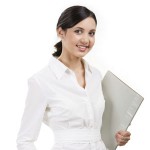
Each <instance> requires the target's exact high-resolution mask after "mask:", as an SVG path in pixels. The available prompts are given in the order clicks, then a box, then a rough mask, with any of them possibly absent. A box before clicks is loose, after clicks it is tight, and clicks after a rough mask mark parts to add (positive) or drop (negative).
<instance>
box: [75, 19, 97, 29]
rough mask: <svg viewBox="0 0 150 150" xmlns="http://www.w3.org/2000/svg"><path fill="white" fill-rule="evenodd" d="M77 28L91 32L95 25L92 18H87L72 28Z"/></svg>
mask: <svg viewBox="0 0 150 150" xmlns="http://www.w3.org/2000/svg"><path fill="white" fill-rule="evenodd" d="M78 27H80V28H83V29H88V30H93V29H96V23H95V20H94V19H93V18H92V17H88V18H86V19H84V20H82V21H81V22H79V23H78V24H76V25H75V26H74V27H72V28H78Z"/></svg>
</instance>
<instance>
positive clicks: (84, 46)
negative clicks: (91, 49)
mask: <svg viewBox="0 0 150 150" xmlns="http://www.w3.org/2000/svg"><path fill="white" fill-rule="evenodd" d="M78 47H79V48H87V47H88V46H78Z"/></svg>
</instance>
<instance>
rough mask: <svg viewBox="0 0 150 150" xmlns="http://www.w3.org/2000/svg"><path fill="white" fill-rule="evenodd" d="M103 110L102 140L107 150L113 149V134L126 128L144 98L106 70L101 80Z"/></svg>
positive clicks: (114, 140) (115, 144)
mask: <svg viewBox="0 0 150 150" xmlns="http://www.w3.org/2000/svg"><path fill="white" fill-rule="evenodd" d="M102 90H103V94H104V99H105V111H104V114H103V123H102V129H101V134H102V140H103V141H104V143H105V145H106V147H107V149H108V150H115V149H116V148H117V142H116V139H115V134H116V132H117V131H119V130H127V128H128V127H129V125H130V124H131V121H132V119H133V118H134V116H135V114H136V112H137V110H138V109H139V107H140V105H141V103H142V101H143V100H144V98H143V97H142V96H141V95H139V94H138V93H137V92H135V91H134V90H133V89H132V88H130V87H129V86H128V85H127V84H125V83H124V82H123V81H122V80H120V79H119V78H118V77H117V76H116V75H114V74H113V73H112V72H111V71H108V72H107V73H106V74H105V76H104V78H103V80H102Z"/></svg>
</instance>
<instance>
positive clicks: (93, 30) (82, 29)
mask: <svg viewBox="0 0 150 150" xmlns="http://www.w3.org/2000/svg"><path fill="white" fill-rule="evenodd" d="M75 29H80V30H85V29H84V28H81V27H75ZM90 31H96V29H91V30H90Z"/></svg>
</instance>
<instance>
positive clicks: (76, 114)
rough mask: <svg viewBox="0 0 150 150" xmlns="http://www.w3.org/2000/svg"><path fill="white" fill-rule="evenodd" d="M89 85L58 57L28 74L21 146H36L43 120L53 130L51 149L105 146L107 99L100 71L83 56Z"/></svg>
mask: <svg viewBox="0 0 150 150" xmlns="http://www.w3.org/2000/svg"><path fill="white" fill-rule="evenodd" d="M83 62H84V67H85V80H86V87H85V88H83V87H81V86H80V85H79V83H78V81H77V79H76V76H75V73H74V72H73V71H72V70H71V69H69V68H68V67H66V66H65V65H64V64H63V63H62V62H60V61H59V60H58V59H57V58H55V57H53V56H52V57H51V59H50V61H49V64H48V65H47V66H46V67H45V68H43V69H42V70H40V71H39V72H38V73H36V74H34V75H33V76H32V77H30V78H29V80H28V84H29V89H28V94H27V98H26V105H25V109H24V114H23V116H22V121H21V127H20V130H19V133H18V137H17V147H18V150H36V147H35V145H34V141H36V139H37V137H38V134H39V131H40V127H41V124H42V122H44V123H45V124H46V125H48V126H49V127H50V128H51V129H52V130H53V132H54V138H55V144H54V145H53V148H52V150H106V147H105V145H104V143H103V141H102V140H101V134H100V129H101V124H102V114H103V111H104V107H105V101H104V98H103V94H102V88H101V79H102V77H101V74H100V72H99V71H98V70H97V69H96V68H94V67H92V66H91V65H89V64H88V63H87V62H86V61H85V60H84V59H83Z"/></svg>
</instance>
